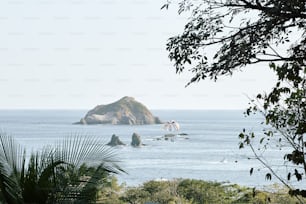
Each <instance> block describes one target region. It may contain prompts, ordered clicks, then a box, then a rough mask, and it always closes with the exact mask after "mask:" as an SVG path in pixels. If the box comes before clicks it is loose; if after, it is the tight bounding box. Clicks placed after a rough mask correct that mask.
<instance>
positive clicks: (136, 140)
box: [131, 133, 142, 147]
mask: <svg viewBox="0 0 306 204" xmlns="http://www.w3.org/2000/svg"><path fill="white" fill-rule="evenodd" d="M131 145H132V146H133V147H140V146H141V145H142V143H141V139H140V135H138V134H137V133H133V135H132V142H131Z"/></svg>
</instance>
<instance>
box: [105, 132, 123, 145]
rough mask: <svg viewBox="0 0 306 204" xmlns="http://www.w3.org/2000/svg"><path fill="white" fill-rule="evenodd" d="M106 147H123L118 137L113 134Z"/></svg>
mask: <svg viewBox="0 0 306 204" xmlns="http://www.w3.org/2000/svg"><path fill="white" fill-rule="evenodd" d="M107 145H109V146H117V145H125V144H124V143H123V142H122V141H121V140H120V139H119V137H118V136H116V135H115V134H113V135H112V139H111V141H110V142H109V143H107Z"/></svg>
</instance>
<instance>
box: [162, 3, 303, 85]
mask: <svg viewBox="0 0 306 204" xmlns="http://www.w3.org/2000/svg"><path fill="white" fill-rule="evenodd" d="M305 4H306V3H305V1H287V0H280V1H275V0H260V1H254V0H227V1H222V0H213V1H211V0H203V1H196V0H181V1H180V2H179V13H182V12H189V13H191V16H190V18H189V21H188V22H187V24H186V25H185V28H184V31H183V32H182V33H181V34H179V35H177V36H174V37H171V38H170V39H169V41H168V44H167V50H168V51H169V58H170V60H172V61H174V65H175V67H176V72H177V73H180V72H182V71H183V70H184V69H185V68H186V67H188V68H189V67H191V69H189V70H191V71H192V72H193V73H194V77H193V78H192V79H191V81H190V83H192V82H196V81H200V80H202V79H205V78H207V77H210V78H212V79H217V77H219V76H221V75H226V74H232V73H233V71H234V70H236V69H238V68H241V67H243V66H245V65H248V64H256V63H259V62H271V61H275V62H277V61H287V62H296V61H302V60H303V59H304V57H305V55H304V54H305V52H304V51H305V47H304V45H305V40H306V38H305V35H303V34H302V35H301V33H303V32H305V23H306V22H305V19H306V14H305V11H306V7H305ZM168 7H169V3H168V4H166V5H165V6H163V8H168ZM296 30H301V33H297V32H296V34H297V35H296V36H295V38H296V37H297V36H299V37H298V39H297V40H298V43H297V44H293V45H292V46H291V47H290V48H289V52H288V55H287V56H283V55H282V54H280V53H279V52H277V50H276V49H275V48H277V46H278V45H280V44H289V43H290V34H291V33H292V31H296ZM211 47H214V48H217V49H218V50H217V51H216V53H213V56H211V57H210V55H209V54H208V53H211ZM301 50H302V51H303V52H304V53H299V54H296V53H297V52H300V51H301Z"/></svg>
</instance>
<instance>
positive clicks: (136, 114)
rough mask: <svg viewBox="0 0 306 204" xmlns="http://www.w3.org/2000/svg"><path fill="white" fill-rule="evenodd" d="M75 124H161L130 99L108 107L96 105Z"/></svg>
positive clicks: (146, 109)
mask: <svg viewBox="0 0 306 204" xmlns="http://www.w3.org/2000/svg"><path fill="white" fill-rule="evenodd" d="M76 124H84V125H85V124H113V125H145V124H161V121H160V120H159V118H157V117H154V116H153V114H152V113H151V112H150V111H149V110H148V108H147V107H145V106H144V105H143V104H141V103H139V102H138V101H136V100H135V99H134V98H132V97H127V96H126V97H123V98H121V99H120V100H119V101H116V102H114V103H111V104H108V105H98V106H96V107H95V108H94V109H92V110H90V111H89V112H88V113H87V114H86V115H85V117H84V118H82V119H81V120H80V122H77V123H76Z"/></svg>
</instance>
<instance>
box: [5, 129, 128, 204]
mask: <svg viewBox="0 0 306 204" xmlns="http://www.w3.org/2000/svg"><path fill="white" fill-rule="evenodd" d="M96 142H99V141H98V140H96V139H88V138H82V137H73V138H72V137H71V138H68V139H67V140H64V141H62V143H58V145H57V146H56V147H55V148H43V150H41V151H37V152H35V153H32V154H31V155H30V156H29V158H28V159H27V155H26V152H25V150H23V149H22V148H21V147H20V146H18V145H17V144H16V142H15V141H14V140H13V139H12V137H10V136H7V135H5V134H3V133H2V134H0V183H1V184H0V190H1V191H0V201H1V202H2V203H42V204H43V203H65V202H66V203H67V202H68V203H72V202H75V203H91V202H93V201H95V200H96V199H97V194H98V192H99V191H100V190H101V186H102V185H103V184H104V181H105V179H107V178H108V176H109V174H110V173H118V172H120V171H122V170H121V169H120V168H119V167H118V165H117V164H116V162H115V160H114V156H113V154H112V152H111V151H110V149H108V148H106V147H105V146H104V145H101V144H100V143H96ZM92 156H98V157H97V158H100V159H99V161H98V162H99V163H98V164H97V165H95V166H90V167H87V166H86V165H85V164H83V165H82V163H83V162H85V161H90V158H91V157H92Z"/></svg>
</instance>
